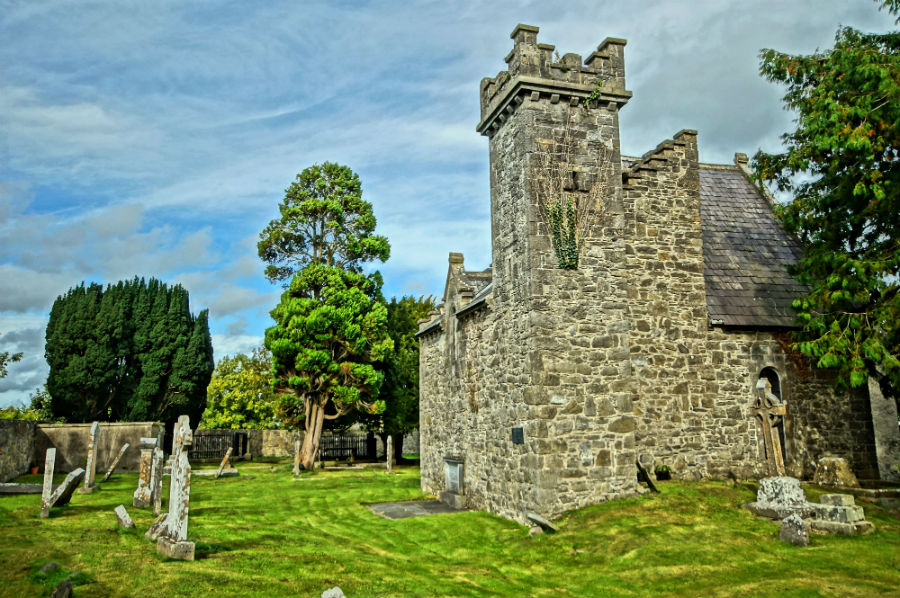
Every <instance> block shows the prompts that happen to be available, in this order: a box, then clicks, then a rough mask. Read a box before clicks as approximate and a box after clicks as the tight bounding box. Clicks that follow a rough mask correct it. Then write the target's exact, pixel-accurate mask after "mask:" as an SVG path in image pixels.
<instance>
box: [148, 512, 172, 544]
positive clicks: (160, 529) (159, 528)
mask: <svg viewBox="0 0 900 598" xmlns="http://www.w3.org/2000/svg"><path fill="white" fill-rule="evenodd" d="M168 518H169V514H168V513H163V514H162V515H160V516H159V517H157V518H156V521H154V522H153V523H152V524H151V525H150V529H148V530H147V533H146V534H144V537H145V538H147V539H148V540H153V541H154V542H156V540H157V539H158V538H159V537H160V535H162V534H163V533H164V532H165V531H166V530H167V529H168V525H166V519H168Z"/></svg>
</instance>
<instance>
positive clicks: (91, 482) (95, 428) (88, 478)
mask: <svg viewBox="0 0 900 598" xmlns="http://www.w3.org/2000/svg"><path fill="white" fill-rule="evenodd" d="M99 436H100V422H94V423H92V424H91V435H90V438H89V439H88V454H87V465H86V466H85V468H84V471H85V473H84V487H83V488H79V490H78V492H80V493H81V494H90V493H91V492H93V491H94V490H96V489H97V480H96V476H97V440H98V438H99Z"/></svg>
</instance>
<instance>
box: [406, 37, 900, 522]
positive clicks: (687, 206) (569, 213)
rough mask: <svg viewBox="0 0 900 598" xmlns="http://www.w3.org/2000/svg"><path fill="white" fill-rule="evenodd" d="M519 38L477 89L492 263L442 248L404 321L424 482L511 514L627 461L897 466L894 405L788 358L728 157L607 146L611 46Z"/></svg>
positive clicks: (553, 506)
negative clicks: (416, 308) (578, 47)
mask: <svg viewBox="0 0 900 598" xmlns="http://www.w3.org/2000/svg"><path fill="white" fill-rule="evenodd" d="M537 33H538V28H537V27H531V26H527V25H519V26H517V27H516V28H515V30H514V31H513V33H512V36H511V37H512V40H513V49H512V51H511V52H510V53H509V55H508V56H507V57H506V63H507V65H508V69H507V70H504V71H502V72H500V73H499V74H498V75H497V76H496V77H494V78H486V79H484V80H483V81H482V82H481V89H480V97H481V122H480V123H479V124H478V127H477V131H478V132H479V133H481V134H482V135H484V136H486V137H487V138H488V141H489V144H490V177H491V180H490V183H491V236H492V251H493V261H492V265H491V267H490V268H488V269H486V270H474V271H472V270H467V269H466V265H465V264H464V262H463V256H462V255H461V254H459V253H451V254H450V260H449V262H450V263H449V270H448V273H447V282H446V287H445V290H444V295H443V304H442V305H440V306H439V308H438V310H437V311H436V312H432V314H431V317H430V318H429V319H426V320H422V321H421V322H420V328H419V332H418V338H419V340H420V351H421V352H420V393H421V394H420V413H421V416H420V417H421V422H420V441H421V447H420V455H421V473H422V489H423V490H424V491H426V492H429V493H433V494H440V495H441V496H442V497H443V498H444V499H445V500H448V501H451V502H454V503H456V504H465V505H467V506H469V507H471V508H476V509H483V510H487V511H491V512H493V513H497V514H499V515H502V516H505V517H509V518H511V519H516V520H519V521H524V520H525V515H526V513H537V514H540V515H543V516H545V517H554V516H557V515H559V514H560V513H562V512H564V511H566V510H569V509H573V508H578V507H582V506H585V505H588V504H592V503H597V502H602V501H605V500H610V499H613V498H619V497H623V496H629V495H633V494H635V493H636V491H637V479H636V467H637V465H636V464H637V463H640V464H641V465H642V466H643V467H644V468H646V469H647V470H648V472H649V473H650V475H651V476H652V475H654V472H655V471H660V472H661V471H666V472H669V473H670V475H672V476H673V477H676V478H682V479H700V478H728V477H734V478H740V479H744V478H754V477H760V476H763V475H766V474H767V473H770V472H775V471H782V472H785V473H787V474H789V475H794V476H797V477H809V476H810V475H811V474H812V473H813V472H814V470H815V467H816V461H817V459H819V458H820V457H823V456H837V457H844V458H846V459H847V460H848V461H849V463H850V465H851V467H852V469H853V471H854V473H855V474H856V475H857V476H858V477H859V478H860V479H861V480H874V479H891V478H892V477H894V478H896V476H897V462H898V453H900V439H898V429H897V411H896V406H895V404H894V402H893V400H885V399H884V397H882V396H881V395H880V393H878V392H877V386H873V387H872V388H871V392H869V391H867V389H859V390H857V391H855V392H852V393H850V394H845V395H841V396H838V395H836V394H835V393H834V392H833V391H832V389H831V381H830V379H829V376H828V374H827V372H824V371H821V370H815V369H812V368H810V367H808V364H807V363H806V361H805V360H804V359H803V358H802V357H801V356H799V355H797V354H795V353H792V352H791V351H790V350H788V340H787V336H786V333H787V332H788V331H789V330H790V329H791V327H792V325H793V315H792V311H791V307H790V306H791V301H792V299H793V298H794V297H796V296H797V295H798V294H799V293H801V292H802V290H803V289H802V287H801V286H800V285H799V284H798V283H797V282H795V281H794V280H793V279H792V278H791V277H790V276H789V275H788V274H787V272H786V270H785V266H786V265H787V264H790V263H792V262H794V261H796V260H797V258H798V256H799V255H800V250H799V248H798V246H797V243H796V242H795V240H794V239H792V238H791V237H789V236H788V235H787V234H785V232H784V231H783V230H782V229H781V228H780V226H779V224H778V223H777V221H776V220H775V219H774V217H773V212H772V203H771V202H772V199H771V197H769V196H768V195H767V194H765V193H764V192H761V191H760V189H758V188H757V187H756V186H755V185H753V184H752V183H751V182H750V180H749V171H748V168H747V157H746V156H745V155H743V154H736V155H735V160H734V164H727V165H719V164H703V163H700V162H699V161H698V153H697V144H698V139H697V132H696V131H691V130H683V131H680V132H678V133H676V134H675V135H674V137H673V138H672V139H670V140H666V141H663V142H662V143H660V144H659V145H658V146H657V147H656V148H654V149H652V150H650V151H649V152H647V153H646V154H644V155H643V156H641V157H639V158H633V157H627V156H622V155H621V154H620V149H619V148H620V144H619V118H618V115H619V110H620V109H622V108H623V107H624V106H625V104H626V103H628V101H629V99H630V98H631V95H632V94H631V92H630V91H628V90H627V88H626V84H625V60H624V50H625V40H623V39H615V38H607V39H606V40H604V41H603V43H601V44H600V46H599V47H598V48H597V51H596V52H593V53H592V54H591V55H590V56H588V57H587V59H585V60H582V57H581V56H579V55H577V54H565V55H564V56H562V57H561V58H560V57H559V55H558V54H556V53H555V49H554V46H551V45H548V44H543V43H538V41H537ZM554 205H556V206H557V207H559V206H562V209H561V210H556V212H555V214H556V216H555V217H554V208H553V206H554ZM560 213H562V214H563V216H562V221H563V226H564V227H565V226H568V227H569V228H568V229H565V228H563V229H560V228H559V222H560V216H559V214H560ZM554 223H555V224H554ZM560 230H563V233H565V230H574V231H576V232H577V235H576V236H575V238H576V239H577V242H576V244H575V246H576V252H577V267H572V264H571V263H570V264H569V265H567V266H565V267H561V266H560V265H561V263H562V262H561V259H560V255H561V252H562V251H564V249H565V247H564V244H565V238H563V239H561V241H562V245H557V244H556V242H559V241H560V238H559V237H561V236H562V237H566V235H565V234H562V235H560V234H559V233H560ZM569 247H571V244H570V245H569ZM870 386H871V385H870ZM870 394H871V396H870Z"/></svg>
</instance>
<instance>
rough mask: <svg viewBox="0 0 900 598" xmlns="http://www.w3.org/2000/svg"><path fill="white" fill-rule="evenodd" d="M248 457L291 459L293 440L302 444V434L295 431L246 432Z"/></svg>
mask: <svg viewBox="0 0 900 598" xmlns="http://www.w3.org/2000/svg"><path fill="white" fill-rule="evenodd" d="M247 434H248V436H249V438H248V441H247V444H248V445H249V448H248V450H249V452H250V455H251V456H252V457H254V458H256V457H293V456H294V440H300V442H303V435H304V432H298V431H296V430H247Z"/></svg>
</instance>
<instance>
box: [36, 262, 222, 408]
mask: <svg viewBox="0 0 900 598" xmlns="http://www.w3.org/2000/svg"><path fill="white" fill-rule="evenodd" d="M45 356H46V358H47V363H48V364H49V365H50V374H49V376H48V378H47V390H48V391H49V393H50V396H51V397H52V398H51V400H50V405H49V407H50V411H51V412H52V414H53V417H54V418H58V417H63V418H65V419H67V420H68V421H73V422H78V421H92V420H104V421H147V420H162V421H170V420H174V419H175V418H177V417H178V416H179V415H182V414H187V415H189V416H190V417H191V419H193V420H194V421H196V420H197V419H199V417H200V414H201V413H202V412H203V409H204V407H205V404H206V386H207V384H209V379H210V376H211V374H212V370H213V359H212V341H211V339H210V335H209V324H208V321H207V312H206V310H204V311H202V312H200V314H199V315H198V316H197V317H196V318H195V317H194V316H193V315H192V314H191V313H190V310H189V298H188V293H187V291H186V290H185V289H184V288H183V287H181V285H175V286H173V287H169V286H167V285H166V284H164V283H161V282H160V281H158V280H155V279H152V278H151V279H150V280H149V281H148V282H145V281H144V279H137V278H135V279H134V280H131V281H123V282H119V283H117V284H115V285H108V286H107V287H106V289H104V288H103V287H102V286H101V285H99V284H96V283H92V284H90V285H88V286H85V285H84V283H82V284H81V285H80V286H77V287H75V288H72V289H69V291H68V292H67V293H66V294H65V295H63V296H60V297H58V298H57V299H56V301H55V302H54V303H53V307H52V309H51V310H50V320H49V322H48V324H47V333H46V348H45Z"/></svg>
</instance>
